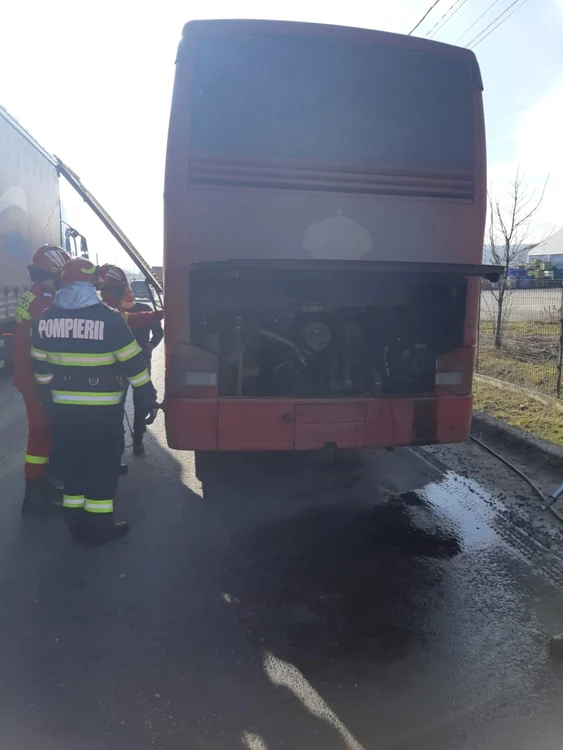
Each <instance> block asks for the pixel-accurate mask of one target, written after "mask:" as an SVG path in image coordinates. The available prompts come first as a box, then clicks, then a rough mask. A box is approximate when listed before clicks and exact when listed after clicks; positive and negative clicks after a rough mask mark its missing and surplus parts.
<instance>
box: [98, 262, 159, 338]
mask: <svg viewBox="0 0 563 750" xmlns="http://www.w3.org/2000/svg"><path fill="white" fill-rule="evenodd" d="M100 281H101V283H102V287H101V294H102V299H103V301H104V302H105V303H106V305H109V306H110V307H113V308H114V309H115V310H119V311H120V312H121V314H122V315H123V317H124V318H125V320H126V321H127V325H128V326H129V328H131V330H133V331H134V330H136V329H137V328H146V327H147V326H148V327H150V326H152V325H154V323H157V322H159V321H161V320H162V318H163V317H164V313H163V312H162V310H149V311H148V312H128V311H127V310H125V309H124V307H123V300H124V298H125V297H126V295H127V293H128V292H130V293H131V297H132V296H133V294H132V292H131V287H130V286H129V281H128V280H127V276H126V275H125V271H123V270H122V269H121V268H119V266H114V265H111V264H110V263H106V264H105V265H103V266H101V267H100Z"/></svg>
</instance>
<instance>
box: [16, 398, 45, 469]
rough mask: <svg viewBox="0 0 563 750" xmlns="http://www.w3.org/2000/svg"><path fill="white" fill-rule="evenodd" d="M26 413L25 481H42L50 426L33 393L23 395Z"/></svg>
mask: <svg viewBox="0 0 563 750" xmlns="http://www.w3.org/2000/svg"><path fill="white" fill-rule="evenodd" d="M22 395H23V399H24V401H25V409H26V412H27V426H28V437H27V453H26V456H25V478H26V480H30V479H31V480H33V479H42V478H43V477H44V476H45V474H46V471H47V465H48V463H49V456H50V455H51V424H50V422H49V417H48V416H47V413H46V412H45V409H44V408H43V406H42V404H41V402H40V401H39V399H38V398H37V394H36V393H35V392H33V393H32V392H26V393H23V394H22Z"/></svg>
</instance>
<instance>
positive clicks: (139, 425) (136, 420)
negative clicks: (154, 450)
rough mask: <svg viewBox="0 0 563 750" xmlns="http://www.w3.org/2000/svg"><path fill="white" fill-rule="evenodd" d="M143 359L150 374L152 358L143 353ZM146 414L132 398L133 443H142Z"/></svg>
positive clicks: (145, 429) (145, 428)
mask: <svg viewBox="0 0 563 750" xmlns="http://www.w3.org/2000/svg"><path fill="white" fill-rule="evenodd" d="M145 360H146V363H147V370H148V373H149V375H150V374H151V369H152V368H151V365H152V358H151V357H150V356H148V357H147V356H146V355H145ZM146 416H147V411H146V409H141V408H139V406H138V405H137V404H135V399H133V442H134V443H137V444H138V443H142V442H143V436H144V434H145V432H146V431H147V425H146V424H145V419H146Z"/></svg>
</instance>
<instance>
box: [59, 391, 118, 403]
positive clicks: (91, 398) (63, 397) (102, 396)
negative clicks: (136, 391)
mask: <svg viewBox="0 0 563 750" xmlns="http://www.w3.org/2000/svg"><path fill="white" fill-rule="evenodd" d="M51 393H52V397H53V403H54V404H71V405H77V406H113V405H115V404H119V403H121V399H122V398H123V391H115V392H113V393H93V392H91V391H90V392H88V391H85V392H84V391H52V392H51Z"/></svg>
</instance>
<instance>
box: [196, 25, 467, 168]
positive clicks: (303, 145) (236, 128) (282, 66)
mask: <svg viewBox="0 0 563 750" xmlns="http://www.w3.org/2000/svg"><path fill="white" fill-rule="evenodd" d="M191 145H192V148H193V150H194V152H195V153H197V154H202V155H203V154H205V155H209V156H224V157H236V158H240V157H249V158H259V159H270V160H271V159H298V160H304V161H312V162H322V163H323V164H339V163H340V164H350V165H368V164H373V165H374V166H378V167H381V166H389V167H396V168H406V169H411V168H441V167H444V168H451V167H454V168H471V167H472V164H473V152H472V82H471V69H470V65H469V63H467V62H463V61H459V60H452V59H448V58H444V57H441V56H438V55H428V54H420V53H417V52H412V51H409V50H405V49H402V48H397V47H388V46H381V45H380V46H373V47H369V46H363V45H360V44H357V43H356V44H353V43H350V42H341V41H334V40H327V39H320V38H314V37H296V36H278V35H271V36H249V37H235V38H227V39H205V40H203V39H202V40H200V41H199V42H198V49H197V57H196V68H195V79H194V100H193V119H192V141H191Z"/></svg>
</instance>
